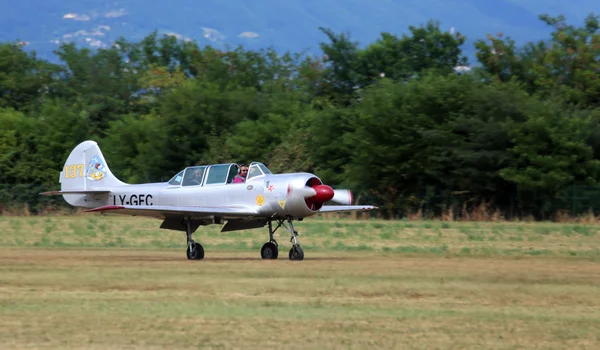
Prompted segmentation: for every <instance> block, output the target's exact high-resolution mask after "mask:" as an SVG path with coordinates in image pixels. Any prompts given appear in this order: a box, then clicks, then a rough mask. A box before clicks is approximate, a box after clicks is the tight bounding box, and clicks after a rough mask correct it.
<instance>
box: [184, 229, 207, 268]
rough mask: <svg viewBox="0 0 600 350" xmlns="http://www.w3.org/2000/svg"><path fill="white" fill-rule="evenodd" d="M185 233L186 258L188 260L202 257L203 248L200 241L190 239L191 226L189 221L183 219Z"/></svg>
mask: <svg viewBox="0 0 600 350" xmlns="http://www.w3.org/2000/svg"><path fill="white" fill-rule="evenodd" d="M185 234H186V236H187V245H188V247H187V251H186V254H187V258H188V260H201V259H204V248H203V247H202V245H201V244H200V243H196V242H194V241H193V240H192V227H191V225H190V221H189V220H186V221H185Z"/></svg>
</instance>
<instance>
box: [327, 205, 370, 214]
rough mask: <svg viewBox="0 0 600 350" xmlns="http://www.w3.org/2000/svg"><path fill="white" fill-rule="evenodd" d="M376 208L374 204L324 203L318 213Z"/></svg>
mask: <svg viewBox="0 0 600 350" xmlns="http://www.w3.org/2000/svg"><path fill="white" fill-rule="evenodd" d="M373 209H377V207H376V206H374V205H324V206H323V207H322V208H321V209H320V210H319V213H330V212H342V211H360V210H373Z"/></svg>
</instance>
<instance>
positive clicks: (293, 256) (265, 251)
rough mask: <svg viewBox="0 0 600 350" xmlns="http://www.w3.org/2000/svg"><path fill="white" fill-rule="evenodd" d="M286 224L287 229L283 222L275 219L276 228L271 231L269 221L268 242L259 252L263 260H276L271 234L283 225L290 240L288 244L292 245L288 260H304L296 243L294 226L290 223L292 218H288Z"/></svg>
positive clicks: (276, 252)
mask: <svg viewBox="0 0 600 350" xmlns="http://www.w3.org/2000/svg"><path fill="white" fill-rule="evenodd" d="M287 222H288V225H289V227H288V226H287V225H286V224H285V220H281V219H277V227H275V229H274V230H273V223H272V221H269V238H270V240H269V242H267V243H265V244H264V245H263V246H262V249H261V250H260V255H261V256H262V258H263V259H277V256H278V254H279V251H278V245H277V241H275V239H274V238H273V233H275V231H277V229H278V228H279V227H280V226H282V225H283V227H285V228H286V229H287V230H288V232H289V233H290V235H291V236H292V238H291V239H290V242H291V243H292V249H290V253H289V258H290V260H304V251H302V248H300V243H299V242H298V238H297V237H298V231H296V230H294V224H293V223H292V218H291V217H288V218H287Z"/></svg>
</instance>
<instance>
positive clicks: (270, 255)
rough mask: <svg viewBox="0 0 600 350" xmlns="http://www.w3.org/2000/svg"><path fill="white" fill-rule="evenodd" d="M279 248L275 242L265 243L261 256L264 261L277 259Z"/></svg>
mask: <svg viewBox="0 0 600 350" xmlns="http://www.w3.org/2000/svg"><path fill="white" fill-rule="evenodd" d="M278 255H279V248H277V246H276V245H275V243H273V242H267V243H265V244H264V245H263V246H262V248H261V249H260V256H261V257H262V258H263V259H277V256H278Z"/></svg>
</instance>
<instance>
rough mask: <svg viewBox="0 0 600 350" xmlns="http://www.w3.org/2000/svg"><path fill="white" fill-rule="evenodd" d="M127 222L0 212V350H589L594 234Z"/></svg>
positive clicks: (597, 313)
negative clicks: (190, 238)
mask: <svg viewBox="0 0 600 350" xmlns="http://www.w3.org/2000/svg"><path fill="white" fill-rule="evenodd" d="M159 225H160V222H159V221H156V220H149V219H141V218H131V217H118V216H117V217H101V216H92V215H89V216H75V217H51V216H49V217H0V340H1V343H0V344H1V346H0V348H6V349H24V348H27V349H32V348H33V349H35V348H44V349H52V348H56V349H71V348H87V349H107V348H111V349H112V348H125V349H137V348H145V349H164V348H169V349H174V348H177V349H182V348H185V349H187V348H190V349H191V348H194V349H197V348H212V349H219V348H227V349H230V348H233V349H254V348H259V347H260V348H287V349H317V348H319V349H321V348H329V349H331V348H333V349H363V348H388V349H389V348H402V349H404V348H415V349H467V348H468V349H515V348H528V349H530V348H539V349H596V348H599V347H600V331H599V329H600V232H598V231H599V230H598V228H597V227H596V226H594V225H576V224H552V223H539V224H533V223H482V222H478V223H460V222H439V221H438V222H436V221H396V222H385V221H374V220H373V221H350V220H331V219H312V220H305V221H304V222H301V223H298V224H297V225H296V228H297V229H298V231H300V236H299V239H300V242H301V244H302V245H303V248H304V251H305V260H304V261H301V262H291V261H289V260H288V259H287V251H288V250H289V247H290V244H289V237H288V235H287V233H286V231H284V230H282V229H280V230H279V231H278V232H277V233H276V238H277V240H278V241H279V244H280V249H281V250H280V259H279V260H276V261H263V260H261V259H260V253H259V250H260V246H261V245H262V244H263V243H264V242H265V241H266V239H267V237H268V234H267V230H266V229H257V230H250V231H242V232H231V233H224V234H221V233H219V232H218V231H219V229H220V226H209V227H203V228H201V229H200V230H199V231H198V232H197V233H196V234H195V235H194V238H195V239H196V240H197V241H199V242H201V243H202V244H203V245H204V247H205V250H206V258H205V260H202V261H188V260H186V259H185V235H184V234H183V233H182V232H174V231H166V230H160V229H158V226H159Z"/></svg>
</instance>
